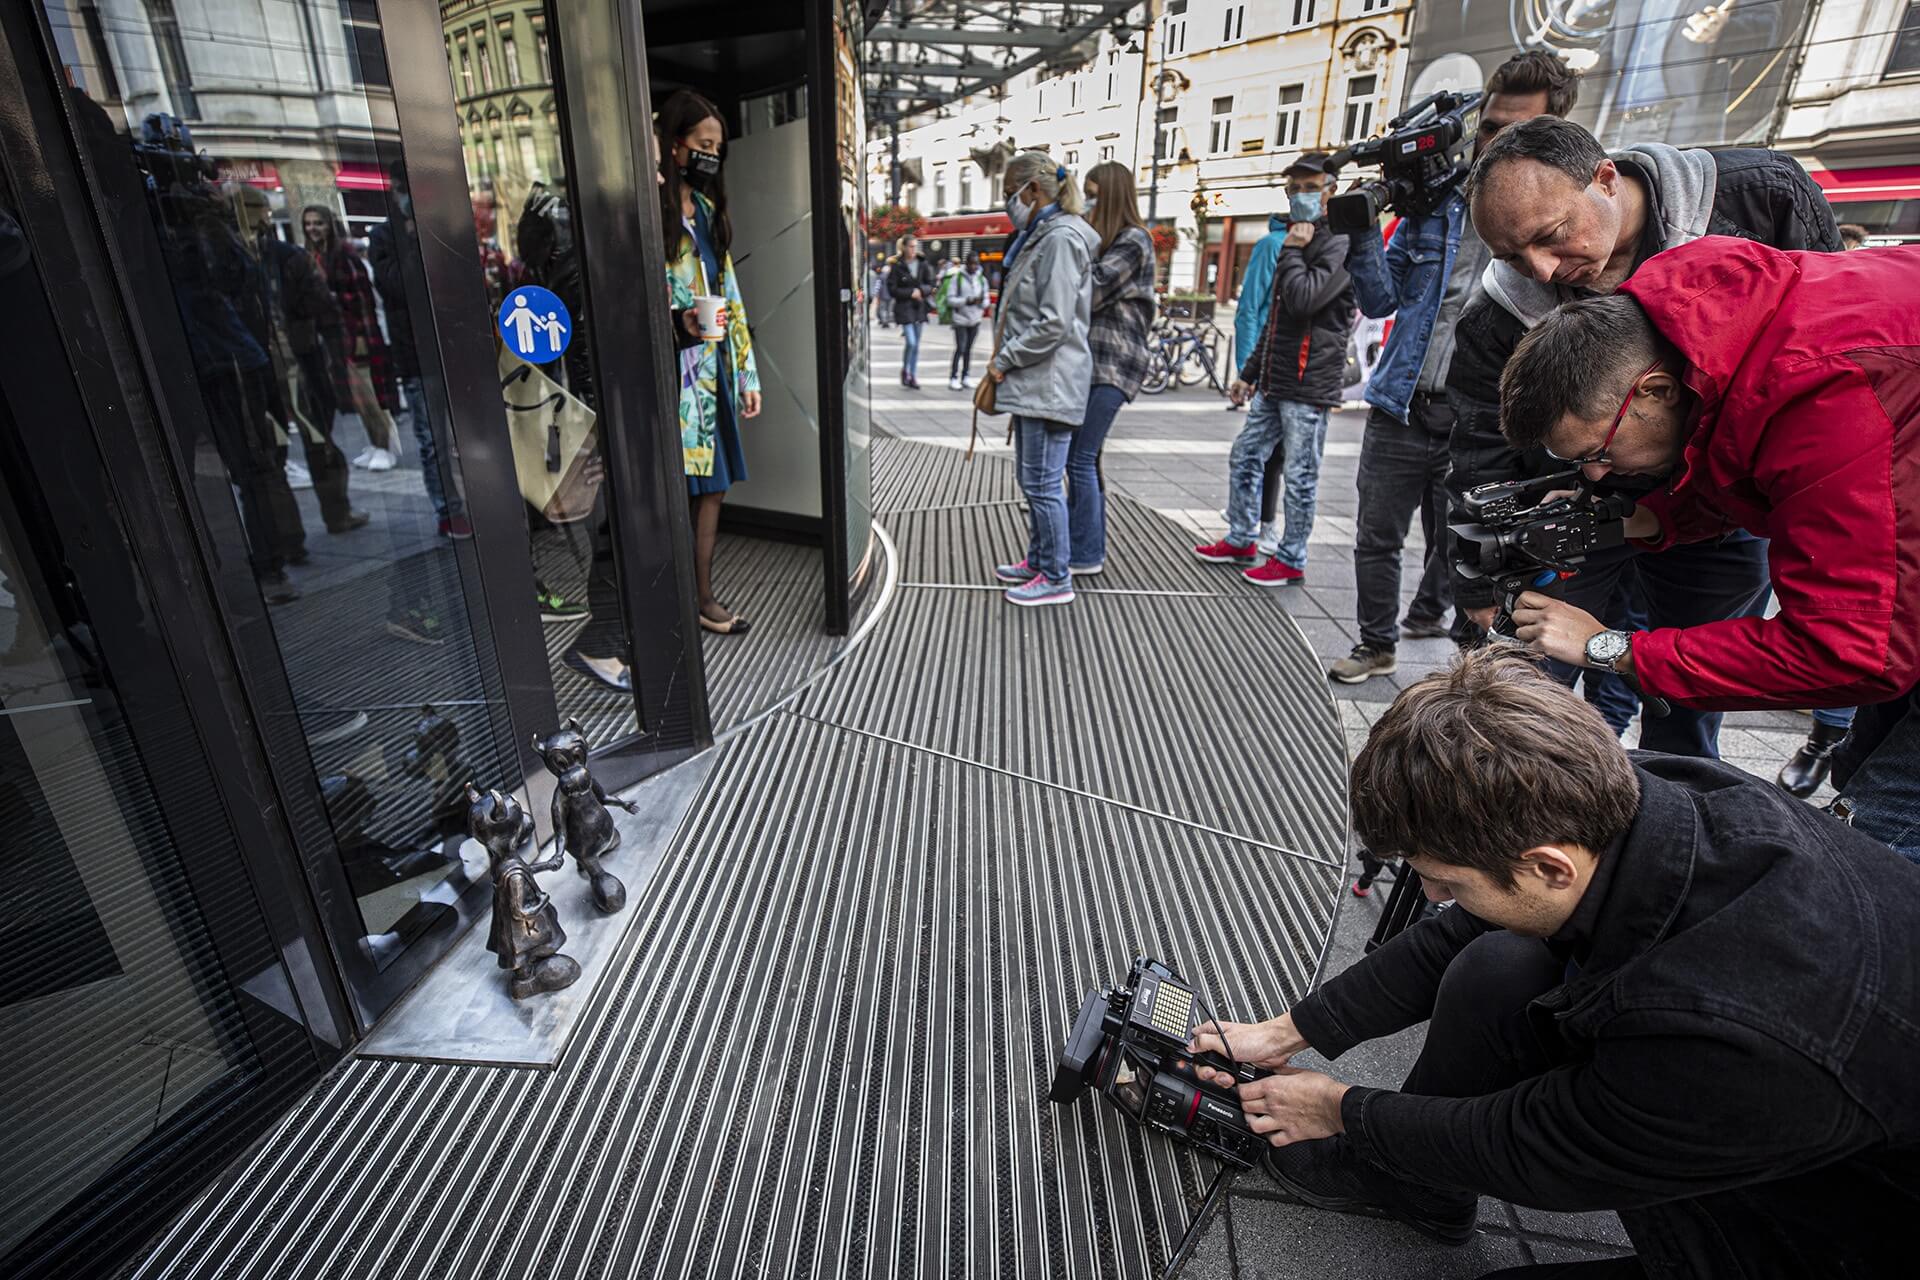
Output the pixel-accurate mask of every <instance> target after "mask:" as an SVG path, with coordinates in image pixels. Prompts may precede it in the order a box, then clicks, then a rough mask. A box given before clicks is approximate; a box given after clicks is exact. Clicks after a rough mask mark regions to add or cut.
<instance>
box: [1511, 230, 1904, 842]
mask: <svg viewBox="0 0 1920 1280" xmlns="http://www.w3.org/2000/svg"><path fill="white" fill-rule="evenodd" d="M1916 299H1920V248H1896V249H1872V250H1863V251H1861V252H1859V253H1848V254H1819V253H1783V252H1781V251H1779V250H1777V249H1771V248H1768V247H1766V246H1764V245H1760V244H1756V243H1753V242H1751V241H1746V240H1736V239H1729V238H1725V237H1711V236H1710V237H1707V238H1706V239H1702V240H1697V241H1694V242H1693V243H1691V244H1688V245H1685V246H1682V247H1680V248H1676V249H1671V250H1669V251H1667V252H1666V253H1662V254H1660V255H1658V256H1657V257H1655V258H1653V259H1652V260H1651V261H1649V262H1648V263H1647V264H1646V265H1645V266H1643V267H1642V268H1641V269H1640V270H1639V271H1638V272H1637V273H1635V275H1634V276H1633V278H1632V279H1631V280H1629V281H1627V283H1626V284H1624V285H1622V286H1621V288H1620V290H1619V292H1618V293H1616V294H1613V295H1611V296H1607V297H1596V298H1583V299H1581V300H1579V301H1577V302H1571V303H1568V304H1566V305H1565V306H1562V307H1560V308H1559V309H1558V310H1557V311H1555V312H1554V313H1553V314H1552V315H1550V316H1549V317H1548V318H1547V319H1546V320H1544V321H1542V322H1541V324H1540V325H1539V326H1537V327H1536V328H1535V329H1534V330H1533V331H1532V332H1531V333H1529V334H1528V335H1527V337H1526V338H1525V339H1524V340H1523V341H1522V342H1521V343H1520V345H1519V347H1518V349H1517V350H1516V351H1515V352H1514V355H1513V358H1512V359H1511V360H1509V361H1508V363H1507V366H1506V370H1505V372H1504V373H1503V375H1502V377H1501V381H1500V393H1501V394H1500V399H1501V403H1500V428H1501V431H1502V432H1503V433H1504V434H1505V435H1506V437H1507V439H1508V440H1509V441H1510V442H1511V443H1512V444H1513V445H1514V447H1516V448H1518V449H1523V450H1525V449H1531V448H1534V447H1536V446H1539V447H1543V448H1545V450H1546V451H1547V452H1548V453H1549V454H1550V455H1552V456H1553V457H1555V458H1558V459H1562V460H1564V461H1566V462H1567V463H1569V464H1571V465H1577V466H1578V467H1579V468H1580V469H1581V471H1582V472H1583V473H1584V474H1585V475H1586V476H1587V477H1588V479H1589V480H1592V481H1599V480H1602V479H1604V478H1605V477H1606V476H1609V475H1619V476H1621V477H1623V478H1626V477H1640V478H1642V479H1647V478H1658V479H1662V480H1665V481H1666V483H1665V484H1664V485H1662V486H1660V487H1659V488H1657V489H1656V490H1655V491H1654V492H1653V493H1651V494H1649V495H1647V496H1645V497H1643V498H1642V499H1641V500H1640V503H1639V506H1638V508H1637V509H1636V511H1635V512H1634V514H1633V516H1632V517H1630V518H1629V519H1628V521H1627V534H1628V536H1629V537H1630V538H1634V539H1636V540H1637V541H1639V542H1641V543H1642V544H1643V545H1645V546H1647V547H1649V548H1653V549H1659V548H1663V547H1666V546H1670V545H1672V544H1673V543H1676V542H1689V541H1697V540H1701V539H1705V538H1711V537H1717V536H1719V535H1720V534H1723V533H1726V532H1728V531H1729V530H1731V529H1734V528H1744V529H1746V530H1748V531H1749V532H1751V533H1754V534H1756V535H1758V536H1759V537H1763V538H1768V539H1770V540H1771V546H1770V548H1769V551H1768V556H1769V565H1770V572H1771V575H1772V579H1773V589H1774V594H1775V595H1776V596H1777V597H1778V598H1779V602H1780V612H1779V614H1778V615H1777V616H1775V617H1772V618H1732V619H1728V620H1726V621H1724V622H1713V623H1708V624H1706V625H1703V626H1695V627H1686V628H1660V629H1656V630H1652V631H1638V632H1634V633H1632V634H1628V633H1626V632H1620V631H1609V630H1608V629H1607V628H1606V627H1605V626H1604V625H1602V624H1601V623H1600V622H1598V621H1597V620H1595V619H1594V617H1593V616H1592V615H1591V614H1588V613H1586V612H1584V611H1582V610H1580V609H1578V608H1576V607H1574V606H1572V605H1569V604H1566V603H1565V602H1564V601H1559V600H1554V599H1550V598H1548V597H1547V596H1544V595H1540V594H1538V593H1534V592H1529V593H1527V594H1526V595H1523V596H1522V597H1521V598H1520V602H1519V607H1518V608H1517V609H1516V610H1515V611H1514V621H1515V623H1516V624H1517V634H1518V636H1519V638H1520V639H1521V640H1522V641H1525V642H1526V643H1527V644H1528V645H1529V646H1530V647H1532V648H1533V649H1534V650H1536V651H1538V652H1540V653H1544V654H1546V655H1547V656H1548V657H1551V658H1556V659H1558V660H1559V661H1562V662H1566V663H1571V664H1573V665H1576V666H1585V667H1593V668H1598V669H1601V670H1610V671H1617V672H1619V673H1621V674H1622V675H1624V676H1626V677H1627V678H1629V679H1630V680H1633V681H1635V682H1636V683H1638V684H1639V685H1640V687H1641V688H1642V689H1644V690H1645V691H1646V692H1648V693H1650V694H1657V695H1659V696H1661V697H1664V698H1668V699H1671V700H1673V701H1675V702H1680V703H1683V704H1685V705H1687V706H1692V707H1699V708H1704V709H1707V710H1733V709H1736V708H1744V707H1790V708H1798V707H1843V706H1849V705H1853V704H1859V705H1860V706H1861V707H1862V710H1861V714H1860V717H1859V718H1857V719H1856V720H1855V723H1854V730H1853V733H1852V735H1851V737H1850V738H1849V739H1848V741H1847V743H1846V744H1845V745H1844V746H1843V747H1842V750H1841V752H1840V754H1839V756H1838V757H1837V763H1836V768H1835V770H1834V778H1835V782H1836V784H1838V785H1840V786H1841V788H1842V796H1841V798H1842V800H1843V801H1844V802H1845V803H1846V804H1847V806H1848V807H1849V808H1850V809H1851V811H1852V815H1853V821H1854V825H1855V826H1857V827H1859V828H1860V829H1861V830H1863V831H1866V832H1867V833H1868V834H1870V835H1873V836H1875V837H1877V838H1878V839H1880V840H1883V841H1885V842H1886V843H1887V844H1889V845H1891V846H1893V847H1894V848H1895V849H1896V850H1898V851H1899V852H1901V853H1902V854H1904V855H1905V856H1906V857H1908V858H1910V859H1912V860H1914V861H1920V712H1916V709H1915V700H1916V683H1920V305H1916V302H1915V300H1916Z"/></svg>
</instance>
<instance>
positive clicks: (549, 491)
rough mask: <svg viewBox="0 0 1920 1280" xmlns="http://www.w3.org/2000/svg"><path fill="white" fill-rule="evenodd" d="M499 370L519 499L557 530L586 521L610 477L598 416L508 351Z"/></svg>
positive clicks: (583, 403) (502, 349)
mask: <svg viewBox="0 0 1920 1280" xmlns="http://www.w3.org/2000/svg"><path fill="white" fill-rule="evenodd" d="M499 370H500V397H501V400H502V401H503V402H504V404H505V406H506V410H507V435H508V438H509V439H510V440H511V441H512V444H513V470H514V474H515V475H516V477H517V478H518V479H519V481H520V496H521V497H523V498H525V499H526V500H527V502H528V504H529V505H531V506H532V507H534V508H535V509H536V510H538V511H539V512H540V514H541V515H543V516H545V517H546V518H547V519H548V520H550V521H552V522H553V523H555V524H571V523H573V522H575V521H578V520H584V519H586V518H587V517H588V516H589V515H592V514H593V502H594V498H595V497H596V495H597V494H598V493H599V491H600V484H601V481H602V480H603V479H604V478H605V474H606V473H605V469H604V468H603V467H602V465H601V463H600V459H599V457H598V453H597V445H598V443H599V439H598V433H597V432H596V430H595V418H594V412H593V410H591V409H589V408H588V407H587V406H586V403H585V402H584V401H582V400H580V399H579V398H577V397H576V396H574V395H572V394H571V393H569V392H568V391H567V389H566V388H565V387H563V386H561V385H560V384H559V383H558V382H555V381H554V380H553V379H552V378H550V377H548V376H547V375H546V374H545V373H543V372H542V371H541V370H539V369H537V368H535V367H534V366H533V365H530V364H527V363H526V362H525V361H523V360H521V359H519V358H518V357H516V356H514V355H513V354H512V353H511V352H509V351H508V350H507V349H506V348H505V347H502V348H501V349H500V364H499Z"/></svg>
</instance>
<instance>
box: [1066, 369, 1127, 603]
mask: <svg viewBox="0 0 1920 1280" xmlns="http://www.w3.org/2000/svg"><path fill="white" fill-rule="evenodd" d="M1126 402H1127V393H1126V392H1124V391H1122V390H1121V389H1120V388H1118V387H1112V386H1108V385H1107V384H1106V383H1104V382H1102V383H1099V384H1098V385H1096V386H1095V387H1094V389H1093V394H1092V395H1090V396H1088V397H1087V414H1086V417H1085V418H1084V419H1082V420H1081V423H1080V425H1079V426H1077V427H1075V428H1074V429H1073V436H1072V444H1071V445H1070V446H1069V447H1068V449H1067V526H1068V528H1069V529H1070V531H1071V533H1072V539H1071V547H1072V555H1071V559H1072V560H1073V563H1074V564H1076V565H1079V566H1080V567H1082V568H1086V569H1091V568H1094V567H1095V566H1097V565H1103V564H1105V563H1106V562H1107V495H1106V494H1104V493H1102V492H1100V469H1099V467H1098V465H1097V464H1098V462H1099V459H1100V449H1101V446H1103V445H1105V444H1106V442H1107V431H1108V430H1109V429H1110V428H1111V427H1112V426H1113V419H1114V415H1115V414H1117V413H1119V412H1120V407H1121V406H1122V405H1124V404H1126Z"/></svg>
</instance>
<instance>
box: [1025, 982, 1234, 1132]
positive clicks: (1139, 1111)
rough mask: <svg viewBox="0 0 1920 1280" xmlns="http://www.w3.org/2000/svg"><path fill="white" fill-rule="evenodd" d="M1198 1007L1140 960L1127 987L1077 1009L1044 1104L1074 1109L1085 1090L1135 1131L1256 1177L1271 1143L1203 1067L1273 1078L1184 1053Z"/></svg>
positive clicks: (1189, 994)
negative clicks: (1252, 1171)
mask: <svg viewBox="0 0 1920 1280" xmlns="http://www.w3.org/2000/svg"><path fill="white" fill-rule="evenodd" d="M1198 1006H1199V1001H1198V999H1197V998H1196V997H1195V994H1194V990H1193V988H1192V987H1190V986H1188V985H1187V983H1186V982H1185V980H1184V979H1182V978H1181V977H1180V975H1179V974H1177V973H1175V972H1174V971H1173V970H1172V969H1169V968H1168V967H1167V966H1166V965H1164V964H1161V963H1160V962H1159V961H1158V960H1149V959H1148V958H1147V957H1145V956H1141V957H1139V958H1138V959H1136V960H1135V961H1134V962H1133V968H1132V970H1131V971H1130V972H1129V973H1128V974H1127V981H1126V985H1124V986H1120V987H1113V988H1109V989H1108V990H1106V991H1095V992H1093V993H1091V994H1089V995H1088V996H1087V998H1086V999H1085V1000H1084V1001H1082V1002H1081V1005H1080V1013H1079V1015H1078V1016H1077V1017H1075V1018H1074V1020H1073V1029H1072V1030H1071V1031H1069V1032H1068V1033H1067V1044H1066V1048H1065V1049H1063V1050H1061V1053H1060V1060H1059V1063H1058V1064H1057V1065H1056V1067H1055V1069H1054V1073H1053V1088H1052V1090H1051V1091H1050V1092H1049V1094H1048V1096H1049V1097H1050V1098H1051V1099H1052V1100H1053V1101H1054V1102H1059V1103H1070V1102H1073V1101H1075V1100H1076V1099H1078V1098H1079V1097H1080V1095H1081V1094H1083V1093H1085V1092H1086V1091H1087V1089H1088V1088H1093V1089H1097V1090H1099V1091H1100V1093H1102V1094H1103V1095H1105V1096H1106V1099H1107V1101H1108V1102H1110V1103H1112V1104H1113V1105H1114V1106H1115V1107H1117V1108H1119V1110H1120V1113H1121V1114H1122V1115H1124V1116H1126V1117H1127V1119H1129V1120H1131V1121H1133V1122H1134V1123H1135V1124H1139V1125H1145V1126H1146V1127H1147V1128H1149V1129H1158V1130H1159V1131H1160V1132H1162V1133H1165V1134H1167V1135H1169V1136H1170V1137H1173V1138H1176V1139H1178V1140H1180V1141H1182V1142H1185V1143H1187V1144H1189V1145H1191V1146H1194V1147H1198V1148H1199V1149H1200V1150H1202V1151H1204V1152H1206V1153H1207V1154H1208V1155H1211V1156H1213V1157H1214V1158H1215V1159H1217V1160H1221V1161H1224V1162H1225V1163H1227V1164H1230V1165H1233V1166H1234V1167H1236V1168H1240V1169H1249V1168H1252V1167H1253V1164H1254V1162H1255V1161H1257V1160H1258V1159H1259V1158H1260V1151H1261V1148H1262V1147H1263V1146H1264V1145H1265V1142H1266V1140H1265V1139H1264V1138H1262V1137H1261V1136H1260V1135H1259V1134H1257V1133H1255V1132H1254V1131H1253V1130H1252V1129H1250V1128H1248V1127H1247V1118H1246V1115H1245V1114H1244V1113H1243V1112H1242V1111H1241V1110H1240V1098H1239V1095H1238V1094H1236V1093H1235V1092H1234V1091H1233V1090H1232V1089H1231V1088H1228V1087H1224V1086H1221V1085H1217V1084H1213V1083H1212V1082H1210V1081H1207V1080H1203V1079H1201V1077H1200V1073H1199V1071H1198V1070H1197V1068H1198V1067H1199V1066H1207V1067H1212V1068H1213V1069H1215V1070H1217V1071H1222V1072H1225V1073H1227V1074H1229V1075H1231V1076H1233V1077H1234V1078H1235V1079H1237V1080H1240V1081H1243V1082H1244V1081H1250V1080H1257V1079H1259V1078H1260V1077H1261V1076H1263V1075H1265V1074H1267V1073H1266V1072H1263V1071H1257V1070H1255V1069H1254V1068H1252V1067H1248V1066H1243V1065H1241V1064H1239V1063H1235V1062H1232V1061H1230V1060H1228V1059H1226V1058H1223V1057H1221V1056H1220V1055H1219V1054H1214V1053H1202V1054H1195V1053H1193V1052H1191V1051H1190V1050H1189V1049H1188V1048H1187V1043H1188V1041H1190V1040H1191V1039H1192V1038H1193V1029H1194V1028H1195V1027H1196V1026H1198V1025H1199V1017H1198V1014H1199V1008H1198Z"/></svg>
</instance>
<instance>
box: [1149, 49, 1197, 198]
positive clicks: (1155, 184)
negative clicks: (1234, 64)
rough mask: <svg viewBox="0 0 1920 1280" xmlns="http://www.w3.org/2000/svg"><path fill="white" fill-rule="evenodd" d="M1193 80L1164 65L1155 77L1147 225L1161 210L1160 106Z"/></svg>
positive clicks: (1190, 84)
mask: <svg viewBox="0 0 1920 1280" xmlns="http://www.w3.org/2000/svg"><path fill="white" fill-rule="evenodd" d="M1192 83H1193V82H1192V81H1190V80H1188V79H1187V78H1186V77H1185V76H1183V75H1181V74H1180V73H1179V72H1178V71H1175V70H1174V69H1173V68H1171V67H1162V68H1160V70H1159V71H1158V72H1157V73H1156V74H1155V75H1154V77H1153V151H1152V153H1151V161H1152V164H1153V173H1152V175H1151V177H1150V178H1149V180H1148V182H1147V225H1148V226H1152V225H1153V220H1154V217H1155V215H1156V214H1158V213H1159V211H1160V108H1161V107H1163V106H1165V105H1167V104H1168V103H1169V102H1171V101H1172V100H1173V99H1174V97H1176V96H1177V95H1178V94H1180V93H1181V92H1182V91H1184V90H1186V89H1188V88H1190V87H1191V86H1192Z"/></svg>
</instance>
